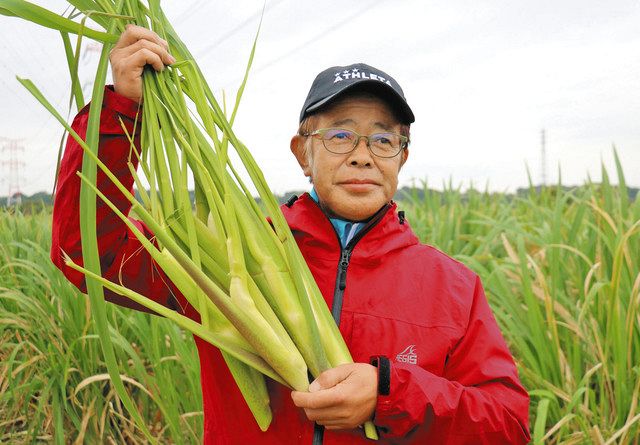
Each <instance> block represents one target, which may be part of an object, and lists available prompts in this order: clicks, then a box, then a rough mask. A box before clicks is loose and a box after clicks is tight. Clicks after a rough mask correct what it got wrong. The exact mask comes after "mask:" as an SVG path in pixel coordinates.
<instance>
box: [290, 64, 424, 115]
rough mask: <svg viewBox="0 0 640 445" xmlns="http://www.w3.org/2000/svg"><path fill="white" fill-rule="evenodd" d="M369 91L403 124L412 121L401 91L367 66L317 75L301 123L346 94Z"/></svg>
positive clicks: (304, 107) (386, 75) (382, 75)
mask: <svg viewBox="0 0 640 445" xmlns="http://www.w3.org/2000/svg"><path fill="white" fill-rule="evenodd" d="M355 90H358V91H368V92H371V93H373V94H375V95H377V96H379V97H380V98H381V99H383V100H384V101H386V102H387V103H388V104H389V105H390V106H391V107H392V108H393V110H394V111H395V112H396V114H397V115H398V118H399V119H400V121H401V123H403V124H410V123H412V122H414V121H415V117H414V115H413V111H411V108H409V104H407V99H405V97H404V93H403V92H402V88H400V85H399V84H398V82H396V81H395V79H394V78H393V77H391V76H390V75H388V74H387V73H385V72H384V71H382V70H379V69H377V68H374V67H372V66H370V65H367V64H366V63H354V64H353V65H348V66H332V67H331V68H327V69H326V70H324V71H322V72H321V73H320V74H318V75H317V76H316V78H315V80H314V81H313V84H311V89H310V90H309V94H308V95H307V99H306V100H305V101H304V105H303V106H302V111H301V112H300V122H302V121H303V120H304V119H305V118H306V117H307V116H309V115H311V114H313V113H314V112H316V111H318V110H319V109H321V108H322V107H323V106H325V105H326V104H329V103H330V102H332V101H333V100H334V99H336V98H337V97H339V96H341V95H342V94H343V93H345V92H347V91H355Z"/></svg>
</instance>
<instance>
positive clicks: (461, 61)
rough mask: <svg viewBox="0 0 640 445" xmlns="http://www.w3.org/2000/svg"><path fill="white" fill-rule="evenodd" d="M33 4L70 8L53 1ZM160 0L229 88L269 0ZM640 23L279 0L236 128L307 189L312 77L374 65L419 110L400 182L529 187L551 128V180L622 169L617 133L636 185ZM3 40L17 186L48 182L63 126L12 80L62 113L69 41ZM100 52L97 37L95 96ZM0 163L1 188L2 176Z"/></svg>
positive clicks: (533, 11) (271, 169)
mask: <svg viewBox="0 0 640 445" xmlns="http://www.w3.org/2000/svg"><path fill="white" fill-rule="evenodd" d="M38 3H39V4H41V5H43V6H46V7H47V8H49V9H52V10H54V11H56V12H63V11H64V9H65V2H63V1H59V0H48V1H44V0H41V1H39V2H38ZM163 5H164V8H165V11H166V12H167V14H168V15H169V17H170V19H171V20H172V23H173V24H174V27H175V28H176V29H177V31H178V32H179V33H180V35H181V36H182V38H183V40H184V41H185V42H186V44H187V45H188V46H189V48H190V49H191V51H192V53H193V54H194V55H195V56H196V59H197V61H198V62H199V63H200V65H201V67H202V69H203V71H204V73H205V75H206V76H207V79H208V81H209V84H210V85H211V87H212V88H213V89H214V91H215V92H216V93H219V97H222V91H223V90H224V91H225V92H226V94H227V97H233V96H235V92H236V89H237V87H238V85H239V83H240V80H241V78H242V75H243V73H244V68H245V65H246V61H247V59H248V56H249V52H250V49H251V44H252V41H253V38H254V35H255V32H256V29H257V25H258V19H259V12H260V10H261V8H262V1H254V0H251V1H249V0H245V1H237V0H236V1H233V2H232V1H227V0H216V1H214V0H210V1H208V0H194V1H184V0H181V1H177V0H173V1H169V0H165V1H164V2H163ZM639 28H640V2H638V1H637V0H612V1H607V2H603V1H596V0H581V1H577V0H568V1H557V0H556V1H551V0H536V1H532V0H530V1H526V2H525V1H520V2H513V1H506V0H486V1H478V0H474V1H471V0H464V1H450V2H443V1H435V0H416V1H412V0H406V1H400V0H396V1H392V0H386V1H385V0H361V1H358V2H344V1H334V0H330V1H322V2H321V1H309V0H305V1H300V0H271V1H269V2H267V12H266V14H265V17H264V22H263V27H262V31H261V35H260V38H259V41H258V48H257V52H256V57H255V60H254V65H253V67H254V68H253V71H252V74H251V75H250V78H249V82H248V85H247V88H246V90H245V93H244V98H243V101H242V104H241V106H240V111H239V114H238V117H237V120H236V125H235V129H236V133H237V134H238V135H239V136H240V138H241V139H242V140H243V141H244V142H245V143H246V144H247V146H248V147H249V148H250V149H251V150H252V152H253V153H254V156H255V157H256V158H257V160H258V162H259V163H260V165H261V166H262V168H263V171H264V173H265V175H266V177H267V181H268V182H269V183H270V184H271V185H272V188H273V190H274V191H275V192H277V193H282V192H284V191H287V190H293V189H298V190H300V189H306V188H308V183H307V182H306V181H305V178H304V176H303V175H302V173H301V172H300V170H299V167H298V165H297V163H296V162H295V160H294V158H293V156H292V155H291V153H290V152H289V140H290V138H291V135H292V134H293V133H294V132H295V131H296V129H297V124H298V120H297V119H298V114H299V112H300V107H301V106H302V103H303V101H304V99H305V97H306V94H307V92H308V89H309V86H310V85H311V82H312V80H313V78H314V77H315V75H316V74H317V73H318V72H320V71H321V70H323V69H325V68H327V67H329V66H333V65H346V64H350V63H354V62H365V63H368V64H370V65H373V66H376V67H378V68H380V69H381V70H383V71H386V72H388V73H389V74H391V75H392V76H393V77H394V78H395V79H396V80H397V81H398V82H399V83H400V85H401V86H402V87H403V89H404V91H405V95H406V97H407V99H408V102H409V104H410V105H411V107H412V108H413V111H414V113H415V115H416V122H415V124H414V125H413V126H412V129H411V134H412V144H411V146H410V155H409V161H408V163H407V164H406V166H405V168H404V169H403V171H402V172H401V175H400V182H401V184H410V183H411V181H412V180H413V179H416V180H423V179H427V180H428V182H429V184H430V185H431V186H434V187H438V188H439V187H441V185H442V182H443V181H448V180H449V178H451V179H452V180H453V182H454V184H460V185H462V186H463V187H465V188H466V187H467V186H468V185H469V184H470V183H473V184H475V186H476V187H480V188H484V187H485V185H486V184H487V182H488V184H489V187H490V188H491V189H493V190H511V191H512V190H515V189H516V188H517V187H519V186H524V185H526V184H527V176H526V168H525V165H526V164H528V165H529V167H530V170H531V173H532V176H533V179H534V182H536V183H539V182H540V180H541V171H542V168H541V159H540V132H541V129H543V128H544V129H546V136H547V145H546V148H547V177H548V182H554V181H557V178H558V174H557V172H558V165H560V166H561V170H562V178H563V183H565V184H580V183H583V182H584V181H585V180H586V179H587V177H588V175H590V176H591V178H592V179H594V180H598V181H599V180H600V177H601V176H600V165H601V162H604V164H605V165H606V166H607V167H608V168H609V172H610V174H612V175H614V169H613V152H612V145H613V144H615V146H616V147H617V150H618V154H619V156H620V158H621V160H622V163H623V165H624V168H625V173H626V178H627V182H628V183H629V184H631V185H634V186H640V125H639V118H640V33H639V32H638V29H639ZM87 43H89V41H88V40H87ZM0 50H1V51H2V57H1V58H0V92H1V98H2V100H1V101H0V115H1V116H2V119H0V138H2V137H3V138H12V139H20V140H21V145H22V146H24V152H20V153H19V154H20V156H21V158H22V160H23V161H24V162H25V163H26V167H25V168H24V169H22V172H21V176H22V179H21V189H22V191H23V192H24V193H26V194H32V193H34V192H37V191H42V190H46V191H50V189H51V187H52V185H53V176H54V171H55V163H56V156H57V150H58V143H59V140H60V137H61V134H62V132H61V127H60V126H59V125H58V124H57V123H56V122H54V119H53V118H51V117H49V115H48V114H47V112H46V111H44V110H43V109H42V108H41V106H40V105H39V104H37V102H35V100H34V99H32V98H31V96H30V95H29V93H27V92H26V90H24V89H23V88H22V87H21V86H20V85H19V84H18V83H17V81H16V80H15V75H19V76H21V77H27V78H30V79H32V80H33V81H34V82H35V83H36V85H38V86H39V87H40V88H41V89H42V91H43V93H44V94H45V95H46V96H47V97H48V98H49V100H50V101H51V102H52V103H54V104H55V105H56V106H57V108H58V110H60V111H61V112H63V113H64V114H65V115H66V114H67V113H68V94H69V80H68V77H69V76H68V71H67V67H66V60H65V57H64V51H63V48H62V44H61V39H60V36H59V34H58V33H57V32H55V31H51V30H47V29H43V28H39V27H37V26H36V25H32V24H30V23H26V22H23V21H21V20H19V19H15V18H8V17H4V16H0ZM97 58H98V52H97V51H96V46H95V45H93V46H88V50H85V52H84V54H83V61H82V66H81V78H82V79H84V80H85V81H86V82H87V86H86V87H87V91H89V90H88V88H89V85H88V83H89V81H90V79H91V77H92V75H93V74H94V73H93V70H95V63H96V62H97ZM72 114H73V113H72ZM72 117H73V116H72V115H71V116H70V119H71V118H72ZM2 145H6V144H3V143H2V140H1V139H0V147H1V146H2ZM8 157H9V153H8V152H7V151H6V150H5V151H4V152H2V151H0V160H2V159H8ZM0 171H1V172H2V173H1V175H0V195H5V194H6V190H7V189H8V186H9V184H8V180H7V178H8V171H7V170H6V168H5V169H3V170H0Z"/></svg>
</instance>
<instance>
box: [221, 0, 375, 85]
mask: <svg viewBox="0 0 640 445" xmlns="http://www.w3.org/2000/svg"><path fill="white" fill-rule="evenodd" d="M382 1H383V0H378V1H375V2H373V4H369V5H366V6H365V7H363V8H360V9H358V10H356V11H355V12H353V13H352V14H350V15H348V16H345V17H343V18H342V20H340V21H338V22H336V23H334V24H333V25H331V26H329V27H328V28H325V29H323V30H322V31H320V32H318V33H316V34H314V35H313V37H311V38H309V39H308V40H305V41H304V42H303V43H301V44H299V45H297V46H295V47H293V48H292V49H290V50H289V51H287V52H286V53H284V54H281V55H280V56H278V57H276V58H275V59H271V60H270V61H268V62H266V63H264V64H262V65H260V66H259V67H257V68H256V69H254V70H252V74H254V75H255V74H257V73H259V72H261V71H264V70H266V69H267V68H269V67H271V66H273V65H275V64H276V63H278V62H280V61H281V60H283V59H285V58H287V57H289V56H291V55H292V54H295V53H296V52H298V51H300V50H301V49H303V48H305V47H306V46H308V45H310V44H311V43H314V42H316V41H317V40H319V39H321V38H322V37H324V36H325V35H327V34H328V33H330V32H331V31H335V30H336V29H338V28H340V27H342V26H344V25H346V24H347V23H349V22H350V21H351V20H353V19H354V18H355V17H357V16H359V15H361V14H362V13H363V12H365V11H367V10H371V9H373V8H374V7H376V6H378V5H379V4H380V3H382ZM227 86H228V85H227ZM223 89H226V88H223Z"/></svg>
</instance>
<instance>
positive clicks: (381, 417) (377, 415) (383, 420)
mask: <svg viewBox="0 0 640 445" xmlns="http://www.w3.org/2000/svg"><path fill="white" fill-rule="evenodd" d="M388 363H389V369H388V376H389V390H388V392H387V393H386V394H384V393H383V394H381V392H380V391H378V399H377V401H376V409H375V411H374V414H373V423H374V424H375V425H376V427H377V428H378V429H379V430H381V432H382V433H388V432H389V428H388V427H387V426H385V425H388V423H389V420H390V419H389V417H390V416H392V411H393V408H392V405H393V395H394V394H393V389H392V388H393V382H392V377H391V376H392V375H393V363H392V362H391V361H390V360H389V361H388Z"/></svg>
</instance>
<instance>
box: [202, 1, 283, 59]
mask: <svg viewBox="0 0 640 445" xmlns="http://www.w3.org/2000/svg"><path fill="white" fill-rule="evenodd" d="M283 1H284V0H278V1H275V2H273V3H272V4H271V5H269V8H273V7H275V6H277V5H279V4H280V3H282V2H283ZM266 12H267V6H265V8H264V13H266ZM262 13H263V9H260V10H258V11H257V12H256V13H255V14H253V15H252V16H250V17H249V18H247V19H246V20H244V21H243V22H241V23H240V24H239V25H237V26H236V27H235V28H233V29H232V30H230V31H229V32H227V33H226V34H224V35H223V36H222V37H220V38H219V39H218V40H216V41H215V42H213V43H211V44H209V45H207V46H206V47H204V48H203V49H201V50H199V51H198V54H197V56H196V57H197V58H198V59H204V58H205V57H207V56H208V55H209V54H212V53H211V50H212V49H214V48H216V47H218V46H219V45H220V44H221V43H223V42H224V41H226V40H228V39H229V38H230V37H231V36H233V35H234V34H236V33H237V32H238V31H240V30H241V29H242V28H244V27H245V26H247V25H249V24H250V23H253V22H255V20H256V19H257V18H259V17H260V16H261V15H262Z"/></svg>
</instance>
